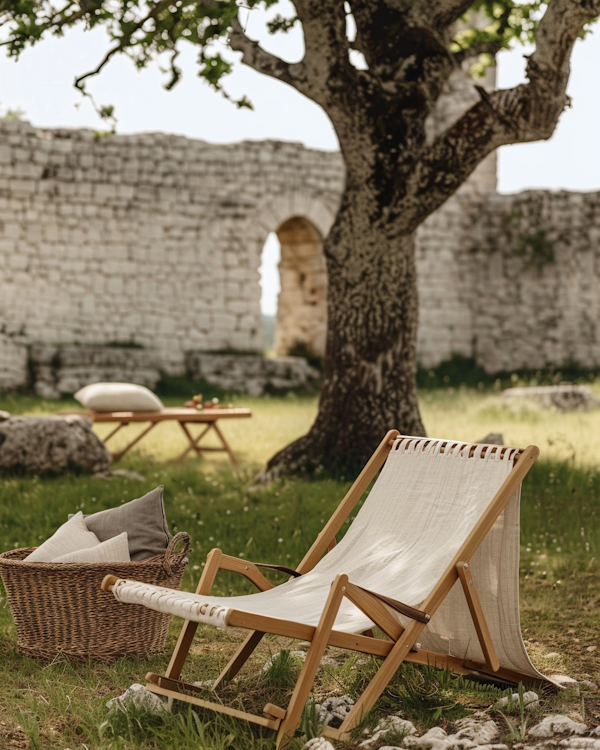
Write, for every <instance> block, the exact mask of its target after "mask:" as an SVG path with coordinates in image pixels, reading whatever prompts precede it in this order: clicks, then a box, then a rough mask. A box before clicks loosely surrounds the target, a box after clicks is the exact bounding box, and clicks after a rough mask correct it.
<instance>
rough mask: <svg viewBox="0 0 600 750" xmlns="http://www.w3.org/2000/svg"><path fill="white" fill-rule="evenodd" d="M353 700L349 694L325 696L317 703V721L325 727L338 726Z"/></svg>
mask: <svg viewBox="0 0 600 750" xmlns="http://www.w3.org/2000/svg"><path fill="white" fill-rule="evenodd" d="M352 706H354V701H353V700H352V698H351V697H350V696H349V695H341V696H340V697H333V698H327V699H326V700H324V701H323V703H317V707H316V708H317V713H318V715H319V721H320V722H321V723H322V724H323V725H324V726H326V727H328V726H330V725H332V726H336V727H339V726H340V725H341V724H342V722H343V721H344V719H345V718H346V716H348V714H349V713H350V711H351V710H352Z"/></svg>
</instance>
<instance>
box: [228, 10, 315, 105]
mask: <svg viewBox="0 0 600 750" xmlns="http://www.w3.org/2000/svg"><path fill="white" fill-rule="evenodd" d="M229 45H230V47H231V49H232V50H235V51H236V52H241V53H242V61H243V62H244V63H245V64H246V65H248V66H249V67H250V68H252V69H253V70H256V71H257V72H258V73H263V74H264V75H267V76H270V77H271V78H276V79H277V80H279V81H282V82H283V83H287V84H289V85H290V86H293V87H294V88H295V89H297V90H298V91H299V92H300V93H301V94H304V95H305V96H308V97H309V98H310V99H314V100H315V101H319V94H320V92H319V91H318V90H317V88H316V87H315V85H314V83H313V81H312V80H310V78H309V76H307V71H306V66H305V63H304V62H299V63H287V62H285V61H284V60H282V59H281V58H280V57H277V56H276V55H272V54H271V53H270V52H267V51H266V50H264V49H263V48H262V47H261V46H260V44H259V43H258V42H255V41H254V40H253V39H250V38H249V37H248V36H246V33H245V32H244V30H243V28H242V26H241V24H240V22H239V21H238V19H237V18H234V19H233V21H232V22H231V33H230V34H229Z"/></svg>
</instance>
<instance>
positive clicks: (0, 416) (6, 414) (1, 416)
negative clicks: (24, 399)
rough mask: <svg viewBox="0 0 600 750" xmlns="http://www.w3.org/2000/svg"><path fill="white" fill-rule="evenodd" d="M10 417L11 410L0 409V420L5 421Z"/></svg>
mask: <svg viewBox="0 0 600 750" xmlns="http://www.w3.org/2000/svg"><path fill="white" fill-rule="evenodd" d="M9 417H10V412H9V411H3V410H2V409H0V422H5V421H6V420H7V419H8V418H9Z"/></svg>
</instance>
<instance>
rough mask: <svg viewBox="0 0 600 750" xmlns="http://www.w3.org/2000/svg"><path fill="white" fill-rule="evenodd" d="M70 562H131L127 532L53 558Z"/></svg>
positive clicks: (55, 561)
mask: <svg viewBox="0 0 600 750" xmlns="http://www.w3.org/2000/svg"><path fill="white" fill-rule="evenodd" d="M52 562H53V563H57V562H65V563H66V562H70V563H102V562H130V557H129V545H128V543H127V532H126V531H124V532H123V533H122V534H119V535H118V536H114V537H113V538H112V539H107V540H106V541H105V542H100V544H97V545H96V546H95V547H88V548H87V549H80V550H77V552H69V553H68V554H67V555H61V557H56V558H55V559H54V560H52Z"/></svg>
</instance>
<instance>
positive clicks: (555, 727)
mask: <svg viewBox="0 0 600 750" xmlns="http://www.w3.org/2000/svg"><path fill="white" fill-rule="evenodd" d="M586 731H587V727H586V725H585V724H583V723H582V722H580V721H573V719H570V718H569V717H568V716H558V715H554V714H553V715H552V716H544V718H543V719H542V721H541V722H540V723H539V724H536V725H535V726H534V727H531V729H530V730H529V734H530V735H531V736H532V737H543V738H545V737H553V736H554V735H555V734H584V733H585V732H586Z"/></svg>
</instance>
